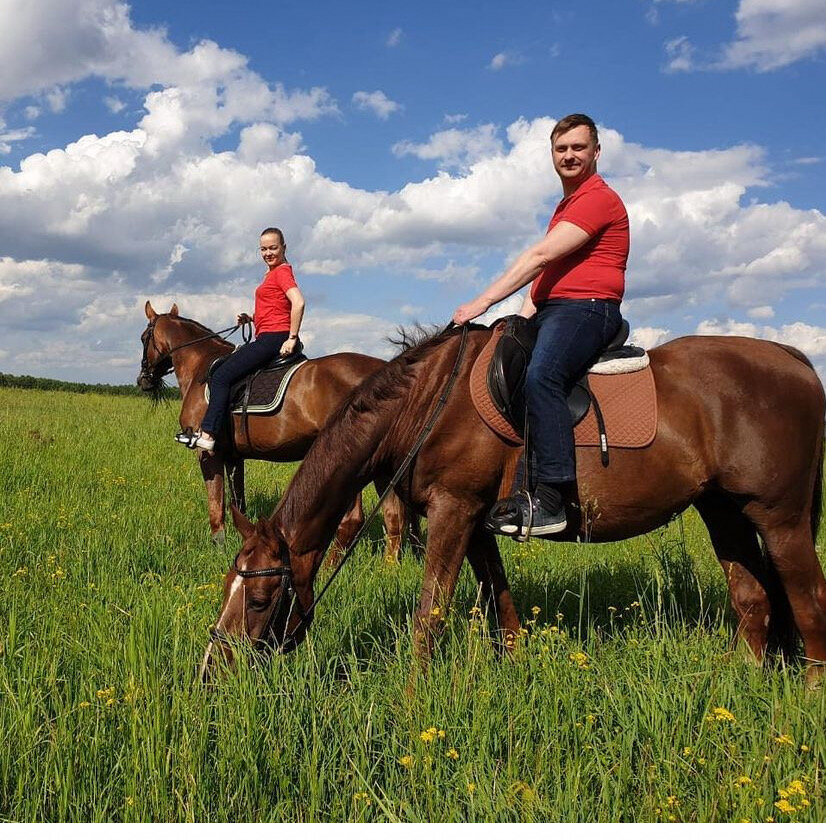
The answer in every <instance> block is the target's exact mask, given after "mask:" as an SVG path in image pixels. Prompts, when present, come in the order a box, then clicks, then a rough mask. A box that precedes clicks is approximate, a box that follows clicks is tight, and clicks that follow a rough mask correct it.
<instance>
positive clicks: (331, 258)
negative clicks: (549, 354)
mask: <svg viewBox="0 0 826 839" xmlns="http://www.w3.org/2000/svg"><path fill="white" fill-rule="evenodd" d="M0 66H2V68H3V72H2V74H0V371H2V372H4V373H12V374H18V375H21V374H28V375H32V376H44V377H50V378H59V379H65V380H70V381H83V382H109V383H127V382H133V381H134V380H135V377H136V376H137V373H138V367H139V362H140V356H141V344H140V340H139V336H140V333H141V331H142V330H143V328H144V327H145V325H146V317H145V315H144V304H145V302H146V301H147V300H151V302H152V305H153V306H154V308H155V309H156V310H157V311H168V309H169V308H170V306H171V305H172V303H177V304H178V307H179V310H180V312H181V314H182V315H185V316H187V317H191V318H194V319H195V320H198V321H200V322H202V323H204V324H205V325H207V326H209V327H211V328H213V329H219V328H226V327H228V326H230V325H232V324H233V323H234V321H235V314H236V313H237V312H240V311H247V310H250V311H251V310H252V307H253V293H254V289H255V287H256V285H257V284H258V283H259V282H260V280H261V277H262V276H263V273H264V265H263V262H261V261H260V257H259V256H258V252H257V248H258V234H259V233H260V231H261V230H262V229H263V228H265V227H269V226H277V227H280V228H281V229H282V230H283V231H284V233H285V236H286V241H287V246H288V259H289V261H290V262H291V264H292V265H293V268H294V271H295V275H296V278H297V280H298V283H299V285H300V287H301V289H302V291H303V292H304V295H305V297H306V299H307V310H306V314H305V320H304V325H303V327H302V339H303V341H304V343H305V345H306V351H307V353H308V354H309V355H310V356H313V357H316V356H319V355H325V354H328V353H332V352H338V351H342V350H355V351H360V352H366V353H369V354H372V355H378V356H381V357H389V356H390V355H392V354H393V352H394V349H393V347H392V346H391V345H390V344H389V342H388V341H387V337H388V336H393V335H394V334H395V332H396V328H397V326H398V325H409V324H413V323H415V322H419V323H423V324H445V323H447V322H448V321H449V320H450V316H451V314H452V312H453V311H454V309H455V308H456V306H458V305H459V304H460V303H463V302H466V301H468V300H470V299H472V298H473V297H475V296H476V295H477V294H478V293H479V292H480V291H481V290H482V289H483V288H484V287H485V286H486V285H487V284H489V283H490V282H491V281H492V280H494V279H495V278H496V277H497V276H498V275H499V273H501V272H502V271H503V270H504V269H505V268H506V267H507V265H508V264H509V262H510V261H511V260H512V259H513V258H514V257H515V256H516V255H517V254H518V253H519V252H520V251H521V250H522V249H524V248H525V247H527V246H528V245H530V244H532V243H533V242H535V241H537V240H538V239H540V238H541V237H542V235H543V233H544V231H545V228H546V226H547V222H548V218H549V217H550V215H551V213H552V212H553V209H554V207H555V206H556V204H557V203H558V201H559V200H560V198H561V188H560V185H559V182H558V179H557V177H556V175H555V173H554V171H553V167H552V165H551V160H550V154H549V148H550V147H549V141H548V138H549V135H550V131H551V129H552V128H553V125H554V123H555V122H556V120H558V119H559V118H561V117H562V116H565V115H566V114H568V113H572V112H584V113H587V114H589V115H591V116H592V117H593V118H594V120H595V121H596V122H597V124H598V126H599V130H600V137H601V141H602V156H601V158H600V161H599V171H600V174H601V175H602V176H603V177H604V178H605V179H606V180H607V181H608V183H609V184H610V185H611V186H612V187H613V188H614V189H616V190H617V192H619V194H620V195H621V197H622V198H623V200H624V201H625V204H626V206H627V208H628V213H629V218H630V222H631V256H630V260H629V265H628V272H627V274H626V296H625V301H624V303H623V313H624V316H625V317H626V318H627V319H628V320H629V322H630V324H631V328H632V338H633V340H634V341H635V342H636V343H638V344H641V345H643V346H646V347H648V348H650V347H653V346H656V345H658V344H661V343H663V342H665V341H668V340H671V339H673V338H676V337H678V336H680V335H686V334H740V335H750V336H754V337H760V338H767V339H770V340H777V341H781V342H784V343H789V344H793V345H795V346H797V347H799V348H800V349H801V350H803V351H804V352H805V353H807V354H808V355H809V357H810V358H811V359H812V360H813V362H814V363H815V365H816V367H817V369H818V371H819V373H820V375H821V377H822V378H824V379H826V215H824V213H826V107H824V93H823V91H824V89H826V3H824V0H591V2H589V3H587V4H586V3H582V4H571V3H569V2H555V0H543V2H541V3H538V2H536V0H533V2H523V0H509V2H508V3H502V2H501V0H496V1H495V2H489V0H472V2H471V1H470V0H452V1H451V2H447V3H445V2H438V3H436V2H432V1H431V0H419V2H417V3H415V4H411V3H399V2H395V0H382V2H374V0H363V2H359V3H351V4H347V3H341V2H327V1H326V0H324V1H323V2H316V1H315V0H303V2H277V0H274V2H271V3H268V4H266V5H262V4H260V3H258V2H251V0H234V2H232V3H227V2H210V0H200V2H198V3H194V2H190V0H176V2H169V0H165V2H160V1H159V0H136V2H133V3H131V4H127V3H123V2H118V0H0ZM520 304H521V293H519V294H517V295H515V296H514V297H512V298H510V299H509V300H507V301H505V302H503V303H502V304H500V305H499V306H498V307H496V308H495V309H494V310H492V311H491V312H490V313H489V315H488V316H487V317H486V318H485V319H483V320H490V319H492V318H493V317H495V316H497V315H501V314H505V313H510V312H514V311H518V309H519V306H520Z"/></svg>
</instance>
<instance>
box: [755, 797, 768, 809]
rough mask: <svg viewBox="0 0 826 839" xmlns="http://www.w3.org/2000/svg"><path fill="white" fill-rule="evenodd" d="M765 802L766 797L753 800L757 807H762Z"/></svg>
mask: <svg viewBox="0 0 826 839" xmlns="http://www.w3.org/2000/svg"><path fill="white" fill-rule="evenodd" d="M765 803H766V799H765V798H758V799H757V800H756V801H755V804H757V806H758V807H762V806H763V805H764V804H765Z"/></svg>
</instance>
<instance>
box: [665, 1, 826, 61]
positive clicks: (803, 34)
mask: <svg viewBox="0 0 826 839" xmlns="http://www.w3.org/2000/svg"><path fill="white" fill-rule="evenodd" d="M735 20H736V23H737V32H736V37H735V38H734V40H733V41H731V42H730V43H728V44H724V45H722V46H721V47H720V50H719V55H718V56H717V57H714V58H708V59H705V60H703V61H698V60H697V59H696V50H695V48H694V46H693V45H692V44H691V43H690V41H689V40H688V39H687V38H685V37H678V38H674V39H672V40H669V41H667V42H666V44H665V50H666V54H667V55H668V59H669V60H668V64H667V69H668V70H670V71H690V70H697V69H703V70H736V69H741V68H750V69H754V70H757V71H758V72H767V71H770V70H777V69H779V68H781V67H786V66H788V65H789V64H793V63H795V62H796V61H801V60H803V59H808V58H815V57H817V56H818V55H821V54H822V53H823V52H824V50H826V14H824V7H823V2H822V0H740V4H739V6H738V7H737V12H736V13H735Z"/></svg>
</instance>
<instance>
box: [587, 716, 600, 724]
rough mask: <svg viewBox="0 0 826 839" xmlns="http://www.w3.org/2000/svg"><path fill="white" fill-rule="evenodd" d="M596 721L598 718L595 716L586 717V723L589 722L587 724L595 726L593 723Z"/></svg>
mask: <svg viewBox="0 0 826 839" xmlns="http://www.w3.org/2000/svg"><path fill="white" fill-rule="evenodd" d="M596 721H597V718H596V716H595V715H594V714H588V715H587V716H586V717H585V722H587V723H591V724H593V723H595V722H596Z"/></svg>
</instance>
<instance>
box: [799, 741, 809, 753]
mask: <svg viewBox="0 0 826 839" xmlns="http://www.w3.org/2000/svg"><path fill="white" fill-rule="evenodd" d="M800 751H801V752H808V751H809V747H808V746H807V745H806V744H805V743H801V744H800Z"/></svg>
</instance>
